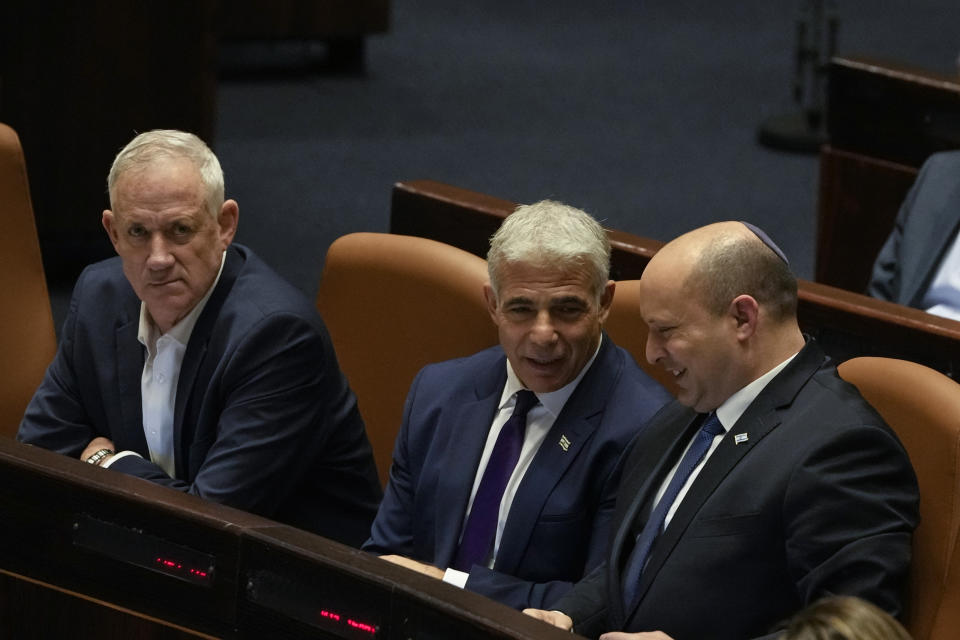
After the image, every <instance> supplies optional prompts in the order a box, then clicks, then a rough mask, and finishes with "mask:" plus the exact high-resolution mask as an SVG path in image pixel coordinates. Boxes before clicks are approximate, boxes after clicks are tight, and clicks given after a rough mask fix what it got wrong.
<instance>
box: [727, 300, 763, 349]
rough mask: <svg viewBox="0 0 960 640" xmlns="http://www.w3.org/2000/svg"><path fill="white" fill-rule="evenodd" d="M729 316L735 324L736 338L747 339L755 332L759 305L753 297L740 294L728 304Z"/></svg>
mask: <svg viewBox="0 0 960 640" xmlns="http://www.w3.org/2000/svg"><path fill="white" fill-rule="evenodd" d="M730 316H731V317H732V318H733V319H734V320H736V323H737V337H738V338H740V339H745V338H749V337H750V336H752V335H753V334H754V332H756V330H757V319H758V318H759V317H760V304H759V303H758V302H757V300H756V299H755V298H754V297H753V296H748V295H746V294H742V295H739V296H737V297H736V298H734V299H733V302H731V303H730Z"/></svg>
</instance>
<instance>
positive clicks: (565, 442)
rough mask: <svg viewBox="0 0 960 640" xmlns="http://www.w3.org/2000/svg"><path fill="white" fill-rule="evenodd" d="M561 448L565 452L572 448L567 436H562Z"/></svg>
mask: <svg viewBox="0 0 960 640" xmlns="http://www.w3.org/2000/svg"><path fill="white" fill-rule="evenodd" d="M560 448H561V449H563V450H564V451H566V450H567V449H569V448H570V440H568V439H567V436H565V435H562V436H560Z"/></svg>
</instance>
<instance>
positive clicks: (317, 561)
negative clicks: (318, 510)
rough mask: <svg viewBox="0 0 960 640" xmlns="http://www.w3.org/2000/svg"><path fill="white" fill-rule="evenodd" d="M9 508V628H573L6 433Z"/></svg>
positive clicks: (354, 631)
mask: <svg viewBox="0 0 960 640" xmlns="http://www.w3.org/2000/svg"><path fill="white" fill-rule="evenodd" d="M0 513H3V518H4V522H3V526H2V527H0V637H3V638H22V637H43V638H61V637H63V638H66V637H70V638H78V639H86V638H89V639H90V640H95V639H97V640H112V639H114V638H116V639H118V640H119V639H127V638H148V639H152V638H157V639H164V640H166V639H177V640H180V639H183V638H198V637H199V638H250V639H253V638H257V639H259V638H266V637H269V638H305V639H311V638H347V639H366V638H378V639H397V640H399V639H401V638H402V639H406V638H411V637H416V638H454V637H456V638H463V639H464V640H472V639H477V640H479V639H480V638H506V639H514V640H533V639H534V638H542V639H544V640H560V639H561V638H563V639H569V638H571V637H572V636H571V635H570V634H569V633H565V632H562V631H560V630H558V629H554V628H552V627H548V626H546V625H544V624H543V623H540V622H538V621H536V620H533V619H532V618H528V617H527V616H524V615H522V614H520V613H519V612H517V611H514V610H512V609H509V608H507V607H504V606H502V605H500V604H497V603H495V602H493V601H491V600H487V599H486V598H484V597H482V596H479V595H476V594H473V593H470V592H467V591H464V590H461V589H457V588H455V587H451V586H450V585H447V584H444V583H442V582H440V581H438V580H434V579H432V578H428V577H426V576H422V575H420V574H417V573H414V572H411V571H408V570H406V569H403V568H401V567H397V566H395V565H391V564H389V563H387V562H384V561H382V560H379V559H378V558H375V557H373V556H371V555H369V554H365V553H362V552H360V551H358V550H356V549H352V548H349V547H346V546H344V545H341V544H338V543H336V542H332V541H330V540H326V539H324V538H321V537H319V536H316V535H314V534H311V533H308V532H306V531H301V530H298V529H295V528H292V527H288V526H286V525H281V524H278V523H276V522H273V521H271V520H267V519H265V518H260V517H258V516H254V515H251V514H248V513H245V512H243V511H238V510H236V509H231V508H229V507H224V506H221V505H217V504H213V503H210V502H206V501H204V500H201V499H199V498H196V497H194V496H190V495H186V494H181V493H179V492H176V491H172V490H170V489H167V488H165V487H160V486H158V485H154V484H152V483H150V482H147V481H145V480H141V479H139V478H133V477H129V476H125V475H123V474H121V473H117V472H114V471H110V470H109V469H100V468H98V467H93V466H91V465H88V464H86V463H83V462H80V461H79V460H73V459H70V458H67V457H64V456H61V455H58V454H55V453H51V452H49V451H44V450H42V449H38V448H36V447H31V446H27V445H24V444H20V443H18V442H15V441H13V440H8V439H6V438H0ZM573 637H576V636H573Z"/></svg>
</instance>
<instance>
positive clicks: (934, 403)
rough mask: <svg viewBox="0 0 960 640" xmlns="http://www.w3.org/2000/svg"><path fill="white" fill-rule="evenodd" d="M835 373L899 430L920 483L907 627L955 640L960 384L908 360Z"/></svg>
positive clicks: (847, 365)
mask: <svg viewBox="0 0 960 640" xmlns="http://www.w3.org/2000/svg"><path fill="white" fill-rule="evenodd" d="M837 369H838V371H839V372H840V376H841V377H842V378H843V379H845V380H847V381H848V382H850V383H852V384H854V385H855V386H856V387H857V388H858V389H860V393H862V394H863V397H865V398H866V399H867V401H868V402H870V404H872V405H873V406H874V407H875V408H876V409H877V411H879V412H880V414H881V415H882V416H883V418H884V420H886V421H887V423H888V424H889V425H890V426H891V427H892V428H893V430H894V431H896V432H897V435H898V436H899V437H900V440H901V441H902V442H903V444H904V446H905V447H906V449H907V453H908V454H909V455H910V460H911V462H912V463H913V467H914V469H915V470H916V472H917V479H918V481H919V483H920V518H921V521H920V525H919V527H917V531H916V533H915V534H914V539H913V564H912V567H911V576H910V587H909V596H908V605H907V615H906V620H905V622H906V626H907V629H908V630H909V631H910V633H911V635H912V636H913V637H914V638H915V640H947V639H950V640H953V639H954V638H956V637H958V634H960V631H958V630H960V553H958V550H957V544H958V540H957V533H958V530H960V385H958V384H957V383H956V382H954V381H953V380H951V379H950V378H948V377H946V376H944V375H942V374H940V373H938V372H936V371H934V370H932V369H929V368H927V367H924V366H922V365H919V364H916V363H913V362H907V361H904V360H893V359H888V358H854V359H852V360H848V361H847V362H844V363H843V364H841V365H840V366H839V367H838V368H837Z"/></svg>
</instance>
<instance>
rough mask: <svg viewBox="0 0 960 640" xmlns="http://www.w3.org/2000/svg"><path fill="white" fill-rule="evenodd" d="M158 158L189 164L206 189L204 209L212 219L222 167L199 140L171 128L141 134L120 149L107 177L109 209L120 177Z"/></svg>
mask: <svg viewBox="0 0 960 640" xmlns="http://www.w3.org/2000/svg"><path fill="white" fill-rule="evenodd" d="M159 158H186V159H188V160H190V161H191V162H192V163H193V165H194V166H195V167H196V168H197V171H198V172H199V173H200V180H201V182H202V183H203V186H204V188H205V189H206V192H207V193H206V201H207V209H208V211H209V213H210V215H212V216H213V217H214V218H216V217H217V214H218V213H219V212H220V208H221V207H222V206H223V169H221V168H220V162H219V161H218V160H217V156H215V155H214V154H213V151H211V150H210V147H208V146H207V145H206V143H204V141H203V140H201V139H200V138H198V137H197V136H195V135H193V134H192V133H187V132H185V131H177V130H175V129H155V130H153V131H147V132H146V133H141V134H140V135H138V136H137V137H136V138H134V139H133V140H131V141H130V142H128V143H127V146H125V147H124V148H123V149H121V150H120V153H118V154H117V157H116V158H114V159H113V165H112V166H111V167H110V174H109V175H108V176H107V190H108V191H109V192H110V206H111V208H112V207H114V197H115V195H116V186H117V180H119V179H120V176H121V175H123V174H124V173H126V172H128V171H131V170H136V169H142V168H145V167H147V166H149V165H150V164H151V163H153V162H155V161H156V160H157V159H159Z"/></svg>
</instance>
